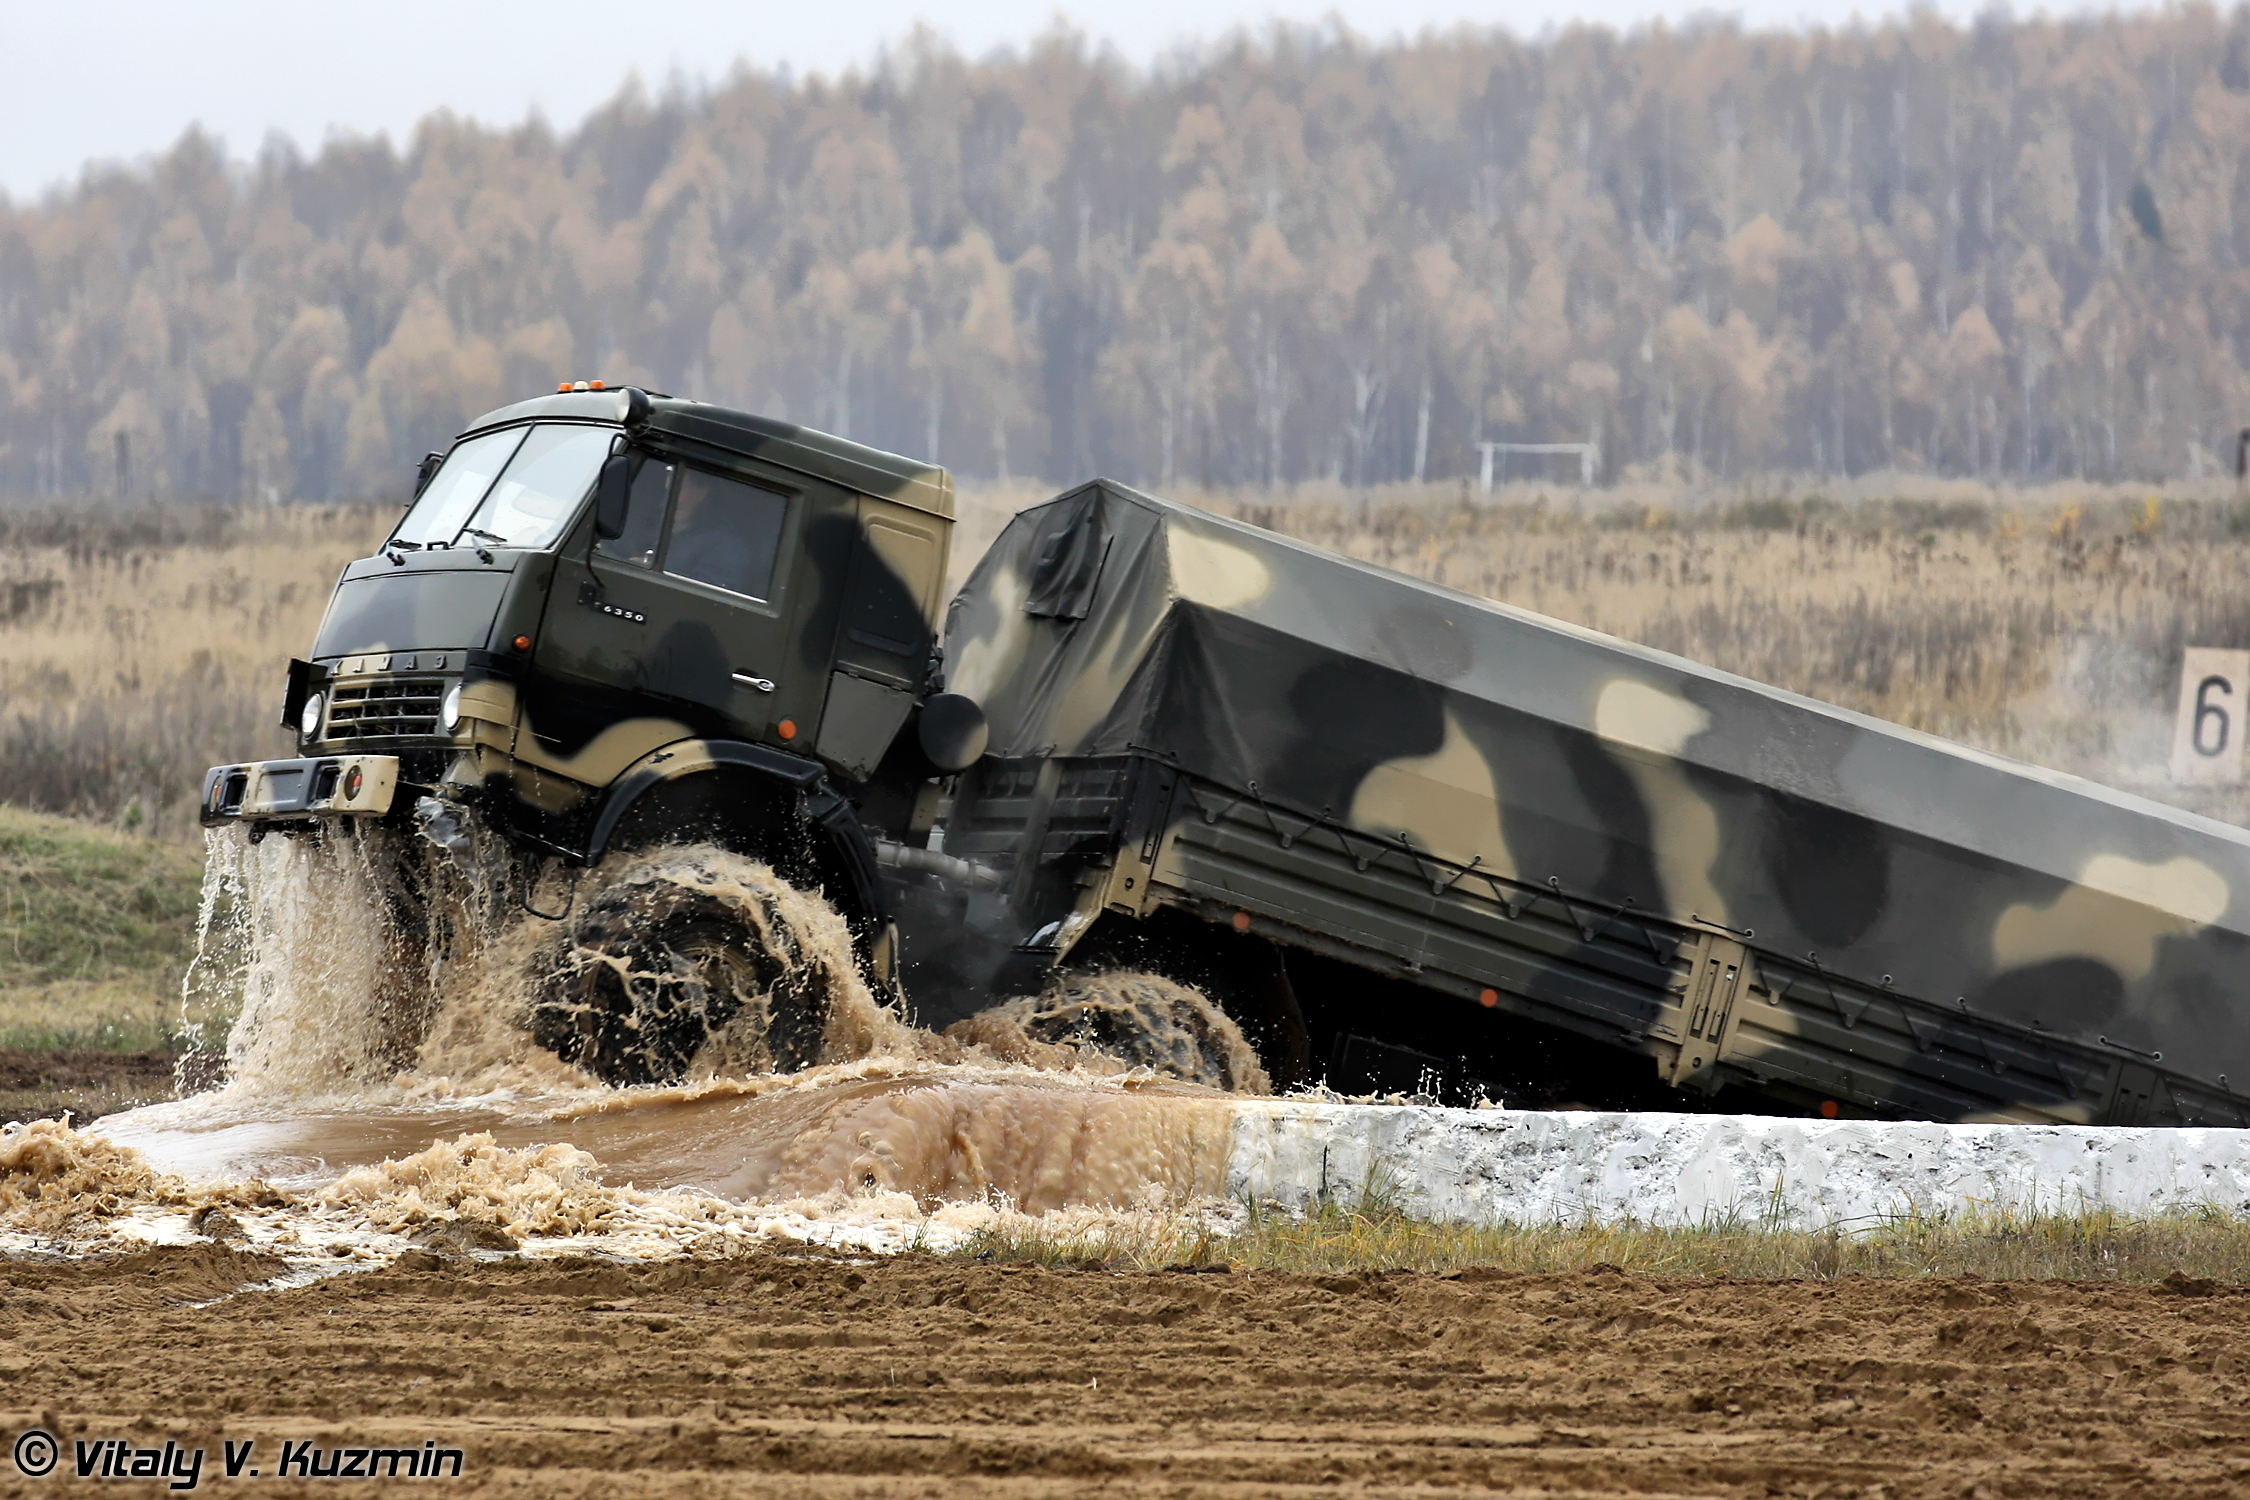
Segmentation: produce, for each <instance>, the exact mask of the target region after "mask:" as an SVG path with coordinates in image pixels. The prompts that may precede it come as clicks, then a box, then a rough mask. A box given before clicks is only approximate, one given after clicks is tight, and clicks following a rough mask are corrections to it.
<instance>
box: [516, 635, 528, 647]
mask: <svg viewBox="0 0 2250 1500" xmlns="http://www.w3.org/2000/svg"><path fill="white" fill-rule="evenodd" d="M515 647H516V649H517V650H518V651H529V650H530V649H531V637H530V636H528V635H519V636H517V637H516V640H515Z"/></svg>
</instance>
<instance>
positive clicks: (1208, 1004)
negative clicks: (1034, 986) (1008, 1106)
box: [948, 969, 1273, 1094]
mask: <svg viewBox="0 0 2250 1500" xmlns="http://www.w3.org/2000/svg"><path fill="white" fill-rule="evenodd" d="M948 1035H951V1036H954V1037H956V1038H958V1039H960V1040H962V1041H968V1042H973V1043H976V1044H977V1045H979V1046H982V1047H984V1048H985V1049H986V1050H988V1051H992V1052H996V1053H999V1054H1000V1055H1002V1056H1004V1057H1008V1056H1015V1057H1018V1058H1019V1059H1020V1060H1023V1061H1031V1060H1032V1059H1033V1057H1034V1055H1035V1051H1036V1048H1038V1047H1066V1048H1069V1049H1070V1050H1072V1051H1075V1052H1078V1053H1082V1054H1084V1053H1091V1054H1094V1055H1097V1056H1100V1057H1105V1058H1109V1059H1111V1060H1113V1061H1115V1062H1119V1063H1123V1064H1124V1065H1125V1066H1127V1067H1129V1068H1147V1069H1149V1070H1151V1071H1152V1072H1157V1073H1162V1074H1166V1075H1168V1076H1170V1077H1173V1078H1178V1079H1181V1080H1182V1081H1184V1082H1187V1083H1199V1084H1202V1085H1204V1086H1205V1087H1207V1088H1215V1089H1224V1090H1226V1091H1227V1092H1228V1093H1232V1094H1270V1093H1272V1092H1273V1080H1272V1079H1271V1078H1270V1077H1268V1076H1267V1073H1266V1070H1265V1068H1264V1067H1263V1066H1261V1065H1260V1063H1259V1061H1258V1053H1257V1050H1256V1049H1255V1048H1254V1047H1252V1046H1251V1045H1250V1042H1249V1040H1248V1039H1247V1038H1246V1037H1244V1036H1243V1034H1242V1028H1241V1027H1239V1026H1237V1025H1236V1024H1235V1023H1234V1021H1233V1020H1232V1019H1230V1018H1229V1017H1228V1015H1227V1013H1226V1012H1225V1011H1223V1010H1221V1009H1220V1008H1219V1006H1218V1005H1217V1004H1216V1003H1214V1002H1213V1001H1212V1000H1211V998H1210V997H1209V996H1207V995H1205V994H1204V993H1203V992H1202V991H1201V990H1198V989H1194V988H1191V987H1190V986H1187V985H1183V984H1176V983H1174V982H1173V981H1172V980H1169V979H1166V978H1164V977H1163V976H1162V975H1160V974H1148V973H1141V972H1137V971H1134V970H1130V969H1104V970H1099V971H1096V972H1084V971H1078V972H1069V973H1063V974H1058V975H1056V976H1055V978H1054V979H1053V980H1052V981H1051V982H1050V983H1049V984H1048V986H1047V988H1046V990H1045V991H1044V992H1043V993H1041V994H1040V995H1038V996H1037V997H1035V998H1031V999H1024V1000H1012V1001H1010V1002H1008V1003H1007V1004H1005V1005H1001V1006H997V1007H995V1008H994V1009H992V1010H990V1011H986V1012H984V1013H983V1014H981V1015H977V1016H972V1017H970V1018H969V1019H968V1020H966V1021H963V1022H960V1023H959V1024H957V1025H955V1026H953V1027H952V1028H950V1029H949V1031H948ZM1019 1038H1020V1039H1021V1041H1022V1042H1029V1043H1031V1044H1033V1046H1032V1047H1024V1046H1022V1045H1021V1043H1020V1042H1019V1041H1018V1039H1019Z"/></svg>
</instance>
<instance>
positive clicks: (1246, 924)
mask: <svg viewBox="0 0 2250 1500" xmlns="http://www.w3.org/2000/svg"><path fill="white" fill-rule="evenodd" d="M1234 930H1235V931H1236V932H1248V931H1249V930H1250V913H1248V912H1246V911H1238V912H1236V913H1235V914H1234Z"/></svg>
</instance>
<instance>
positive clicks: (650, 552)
mask: <svg viewBox="0 0 2250 1500" xmlns="http://www.w3.org/2000/svg"><path fill="white" fill-rule="evenodd" d="M672 472H673V471H672V465H670V464H668V463H662V462H660V461H658V460H656V459H653V458H651V459H648V460H646V461H644V462H643V463H642V464H641V466H640V469H639V470H638V471H637V472H636V473H635V474H634V475H633V488H632V492H631V497H630V498H629V499H628V500H627V502H626V506H625V530H624V532H623V533H622V534H620V535H618V536H615V537H610V538H607V539H603V538H601V537H596V538H595V539H594V550H595V551H596V552H599V553H600V554H601V555H602V556H604V557H608V558H614V559H616V560H617V561H618V562H629V563H632V564H634V565H635V566H637V567H643V568H653V567H655V566H656V548H657V544H658V543H659V542H661V541H663V539H664V506H665V502H666V501H668V500H670V499H671V498H672Z"/></svg>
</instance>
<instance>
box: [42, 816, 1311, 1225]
mask: <svg viewBox="0 0 2250 1500" xmlns="http://www.w3.org/2000/svg"><path fill="white" fill-rule="evenodd" d="M511 858H512V856H510V855H509V854H508V853H507V851H506V849H505V846H504V845H503V844H502V842H501V841H500V840H498V839H495V838H491V837H489V836H480V837H474V838H472V840H471V841H470V843H469V845H468V846H467V848H466V849H465V850H462V851H458V852H442V851H439V850H436V849H434V848H432V847H429V846H427V845H426V844H424V843H423V842H422V841H421V840H419V839H414V838H410V837H406V836H403V835H400V834H397V833H392V832H387V831H384V830H380V829H374V828H364V827H363V828H360V829H357V830H353V831H348V832H344V831H336V832H330V833H325V834H322V835H318V836H308V837H270V838H267V839H265V840H264V841H262V842H260V843H256V844H253V843H251V842H250V841H249V840H248V839H247V838H246V837H244V836H243V834H242V833H241V832H240V831H239V830H228V831H223V832H220V833H218V834H216V835H214V836H213V838H212V840H211V858H210V862H209V865H208V867H207V876H206V887H205V893H204V902H203V907H202V912H201V915H200V918H199V922H198V944H197V953H196V958H195V962H194V965H193V967H192V968H191V970H190V973H189V978H188V983H187V988H186V996H185V1002H184V1010H183V1029H184V1030H185V1031H186V1032H187V1033H188V1034H189V1035H190V1037H191V1038H193V1039H194V1041H195V1043H196V1046H195V1049H194V1051H193V1053H192V1054H191V1061H190V1063H189V1064H188V1065H186V1066H183V1069H182V1078H183V1083H188V1084H193V1083H196V1082H206V1081H210V1082H215V1084H216V1086H212V1087H206V1088H204V1089H203V1090H202V1091H201V1092H196V1093H193V1095H192V1097H188V1098H185V1099H183V1100H181V1101H179V1102H176V1103H173V1104H169V1105H162V1106H153V1107H151V1108H148V1109H143V1110H138V1111H133V1112H129V1113H128V1114H125V1115H120V1116H114V1117H112V1118H111V1119H109V1120H105V1121H103V1122H101V1124H100V1125H98V1126H97V1127H95V1129H96V1132H97V1134H98V1135H99V1136H100V1137H102V1138H104V1139H106V1140H107V1141H109V1142H113V1143H114V1144H115V1146H116V1147H117V1148H118V1149H124V1148H131V1147H138V1148H140V1149H141V1150H143V1151H145V1152H146V1161H147V1162H148V1163H150V1164H151V1165H150V1170H152V1171H156V1172H158V1173H160V1174H163V1173H169V1174H172V1175H171V1177H170V1178H169V1179H168V1180H171V1181H175V1182H180V1183H197V1182H205V1181H208V1182H211V1183H217V1184H221V1185H225V1184H238V1183H244V1182H248V1181H252V1180H255V1179H270V1180H271V1181H272V1182H274V1183H276V1184H278V1185H279V1186H280V1187H281V1188H282V1189H283V1190H284V1191H285V1193H286V1194H288V1195H292V1196H287V1197H286V1199H285V1201H284V1202H283V1203H282V1204H281V1205H280V1206H274V1205H272V1204H269V1205H267V1206H266V1207H264V1208H261V1209H258V1210H255V1211H251V1210H249V1209H244V1210H242V1211H241V1212H242V1214H243V1215H245V1216H244V1217H243V1218H242V1222H243V1224H244V1225H245V1226H246V1229H247V1232H249V1233H250V1234H251V1237H252V1239H253V1240H256V1241H259V1242H260V1243H269V1244H270V1245H272V1246H274V1247H279V1248H278V1249H277V1250H276V1253H284V1252H286V1253H289V1254H300V1253H301V1254H308V1255H309V1254H316V1253H318V1254H326V1253H329V1251H328V1250H324V1249H320V1248H319V1247H321V1246H328V1247H330V1248H333V1247H335V1246H338V1245H342V1246H345V1247H346V1248H345V1249H344V1250H342V1251H338V1252H336V1253H337V1254H338V1255H339V1257H340V1258H343V1259H347V1260H352V1261H354V1263H357V1262H358V1261H361V1260H366V1259H368V1258H369V1257H373V1258H376V1259H381V1258H384V1257H386V1256H389V1255H393V1254H396V1253H400V1252H401V1249H402V1247H403V1246H405V1245H407V1244H409V1243H410V1237H411V1235H413V1234H416V1233H420V1232H422V1231H423V1230H425V1229H429V1228H430V1227H431V1226H445V1225H454V1226H460V1225H470V1226H485V1229H483V1230H479V1232H480V1233H483V1232H485V1231H486V1230H489V1232H490V1233H491V1234H493V1235H497V1236H500V1238H499V1239H498V1240H496V1241H494V1243H508V1242H509V1240H510V1239H511V1238H512V1239H514V1240H517V1241H520V1242H521V1243H523V1244H525V1245H530V1244H533V1243H537V1244H539V1245H544V1246H553V1245H559V1244H563V1243H566V1242H567V1243H573V1244H578V1243H584V1244H590V1245H598V1246H600V1247H602V1249H603V1253H639V1252H638V1251H629V1250H628V1249H627V1247H629V1246H635V1245H638V1246H641V1247H642V1248H643V1249H646V1250H648V1251H649V1253H684V1251H683V1247H684V1246H687V1245H690V1244H693V1243H698V1242H701V1241H699V1238H698V1237H707V1236H710V1235H713V1234H717V1235H720V1236H722V1239H723V1238H724V1237H726V1236H735V1237H739V1236H741V1235H744V1234H751V1233H756V1234H766V1233H773V1234H781V1235H783V1236H784V1237H788V1236H790V1235H794V1236H796V1237H799V1238H807V1237H809V1238H813V1239H822V1237H823V1236H828V1237H830V1238H831V1239H833V1238H834V1237H835V1236H841V1237H842V1238H841V1239H834V1242H837V1243H845V1242H850V1243H873V1242H874V1241H882V1242H884V1243H892V1242H894V1241H899V1240H900V1237H901V1236H902V1235H905V1234H906V1233H907V1231H906V1229H905V1228H904V1227H902V1226H906V1225H908V1224H909V1223H912V1224H913V1225H916V1226H918V1227H915V1228H914V1229H913V1230H912V1237H913V1239H914V1242H917V1243H928V1242H929V1241H928V1236H929V1235H930V1234H932V1233H936V1232H938V1231H937V1230H934V1229H933V1228H932V1227H931V1226H932V1225H935V1224H938V1223H940V1222H941V1221H942V1222H943V1223H944V1224H945V1225H949V1226H950V1228H948V1229H946V1230H945V1231H944V1232H945V1233H949V1234H950V1233H959V1234H966V1233H968V1232H969V1228H970V1227H974V1226H969V1227H964V1226H967V1225H968V1220H970V1219H976V1218H977V1217H978V1216H979V1215H983V1216H985V1217H984V1218H982V1219H978V1223H980V1224H981V1223H985V1222H989V1216H990V1215H993V1214H1052V1213H1106V1212H1126V1211H1131V1212H1136V1213H1142V1212H1150V1211H1155V1210H1154V1208H1153V1207H1152V1205H1164V1206H1167V1207H1165V1209H1164V1211H1166V1212H1171V1211H1186V1209H1185V1207H1183V1206H1189V1205H1194V1204H1199V1203H1207V1202H1210V1201H1212V1200H1215V1199H1216V1198H1217V1196H1218V1195H1219V1194H1220V1193H1221V1192H1222V1191H1223V1187H1224V1180H1225V1172H1226V1162H1227V1142H1228V1120H1229V1109H1230V1105H1229V1098H1230V1095H1233V1094H1240V1093H1264V1092H1268V1091H1269V1089H1270V1085H1269V1083H1268V1081H1267V1078H1266V1075H1265V1073H1264V1071H1263V1070H1262V1069H1261V1068H1260V1067H1259V1066H1258V1062H1257V1058H1256V1055H1255V1053H1254V1052H1253V1050H1252V1049H1251V1048H1250V1046H1249V1045H1248V1043H1247V1042H1246V1041H1245V1040H1244V1039H1243V1036H1242V1033H1241V1032H1240V1030H1239V1029H1237V1028H1236V1027H1235V1025H1234V1023H1233V1022H1232V1021H1231V1020H1229V1019H1228V1018H1227V1017H1226V1016H1225V1014H1224V1013H1223V1012H1222V1011H1221V1010H1220V1009H1219V1008H1218V1007H1217V1006H1216V1005H1214V1004H1213V1003H1212V1002H1211V1001H1210V1000H1209V999H1208V998H1207V997H1205V996H1203V995H1202V994H1200V993H1199V992H1197V991H1195V990H1192V989H1189V988H1186V987H1184V986H1180V985H1177V984H1173V983H1170V982H1169V981H1166V980H1162V979H1158V978H1156V977H1154V976H1151V975H1146V974H1135V973H1130V972H1105V973H1099V974H1084V975H1071V976H1064V977H1062V978H1059V979H1058V980H1057V981H1056V982H1055V983H1054V984H1053V985H1051V986H1050V988H1049V989H1048V990H1047V991H1046V992H1045V993H1044V994H1041V995H1039V996H1035V997H1024V998H1020V999H1016V1000H1011V1001H1008V1002H1006V1003H1004V1004H1001V1005H998V1006H996V1007H994V1009H993V1010H992V1011H990V1012H988V1013H987V1014H985V1015H982V1016H979V1017H976V1018H974V1019H973V1020H971V1021H969V1022H966V1023H962V1024H961V1025H957V1026H955V1027H954V1028H952V1029H951V1030H950V1031H949V1032H948V1033H947V1034H945V1035H942V1036H941V1035H936V1034H933V1033H931V1032H929V1031H926V1030H922V1029H920V1028H917V1027H914V1026H911V1025H909V1024H908V1023H907V1022H906V1021H905V1020H904V1019H903V1018H902V1016H901V1015H900V1013H899V1011H898V1009H897V1008H896V1007H895V1006H894V1005H893V1004H888V1003H885V1000H886V997H883V996H880V995H878V994H877V993H876V992H874V991H873V990H871V989H870V987H869V985H868V983H867V981H866V979H865V978H864V976H863V975H862V973H861V971H860V968H859V965H858V963H857V962H856V960H855V958H854V951H853V946H852V938H851V933H850V930H849V928H848V927H847V925H846V923H845V922H844V920H843V918H842V917H841V916H840V915H839V914H838V913H837V912H836V911H835V910H834V909H833V908H832V907H830V906H829V905H828V904H827V902H826V901H824V900H823V899H821V898H820V897H819V896H818V895H817V894H815V893H810V892H806V891H802V890H798V889H795V888H793V887H791V886H790V885H789V884H788V883H787V882H785V881H783V880H782V879H781V878H780V877H779V876H777V875H776V874H775V873H774V872H773V871H772V870H771V869H770V868H768V867H767V866H765V865H763V864H761V863H759V862H757V861H755V860H752V859H748V858H745V857H744V856H741V855H738V854H733V853H729V852H727V851H725V850H721V849H717V848H712V847H708V846H672V847H664V848H658V849H652V850H646V851H641V852H638V853H633V854H628V855H622V856H615V857H612V858H611V859H609V860H606V861H605V862H604V863H603V865H602V866H601V867H600V868H599V870H598V871H596V872H591V873H590V874H589V875H588V876H587V877H585V879H584V882H583V889H581V890H579V891H578V892H577V893H576V895H575V897H574V898H573V900H572V902H571V906H570V909H569V912H568V913H567V915H566V916H565V917H564V918H563V919H562V920H560V921H550V920H545V919H542V918H540V917H539V916H536V915H533V914H531V913H530V912H529V911H528V908H529V907H530V906H532V905H540V906H542V907H543V908H544V909H547V910H554V909H556V908H558V907H559V906H560V905H561V904H562V903H561V900H560V899H559V896H560V890H561V886H562V882H560V881H556V880H553V879H551V878H550V879H549V880H548V881H547V882H546V894H545V895H543V896H542V898H541V900H540V901H538V902H532V901H527V900H523V899H520V894H519V893H521V892H522V890H523V880H524V872H523V871H522V870H521V869H519V868H516V867H515V866H513V865H512V864H511V863H510V860H511ZM550 897H553V898H555V899H549V898H550ZM636 1184H637V1185H636ZM261 1190H262V1191H266V1192H269V1193H270V1192H271V1191H272V1189H265V1188H261ZM188 1191H189V1189H187V1188H179V1189H177V1190H174V1189H166V1190H165V1191H164V1192H161V1193H158V1194H156V1196H154V1197H151V1198H148V1199H147V1200H146V1201H145V1202H144V1201H142V1200H139V1199H135V1200H133V1202H135V1203H137V1204H138V1205H139V1206H138V1207H136V1208H134V1209H133V1211H132V1212H133V1213H134V1214H138V1215H140V1216H141V1217H142V1218H149V1216H151V1215H153V1216H155V1217H154V1219H152V1220H151V1221H150V1222H152V1223H156V1222H158V1221H161V1224H160V1228H161V1232H163V1233H167V1234H170V1233H185V1232H186V1231H185V1229H184V1228H183V1227H182V1226H183V1225H184V1223H185V1221H184V1220H180V1222H179V1223H174V1222H173V1221H174V1219H176V1218H178V1216H179V1214H180V1212H181V1208H180V1200H181V1194H182V1193H185V1192H188ZM166 1193H169V1194H170V1196H169V1197H167V1196H166V1195H165V1194H166ZM120 1201H124V1200H120ZM229 1201H234V1200H229ZM1196 1211H1201V1210H1196ZM167 1216H170V1217H167ZM261 1216H262V1217H261ZM128 1217H130V1215H129V1216H128ZM26 1223H27V1224H28V1221H26ZM753 1225H756V1226H763V1227H762V1228H754V1229H753V1228H750V1227H746V1226H753ZM777 1226H779V1227H777ZM871 1226H872V1227H871ZM0 1227H12V1228H15V1229H17V1230H19V1231H24V1225H18V1224H16V1223H15V1222H14V1221H13V1220H12V1219H11V1218H10V1216H9V1215H8V1214H7V1213H5V1212H0ZM49 1227H50V1228H51V1227H52V1226H51V1225H50V1226H49ZM25 1232H28V1231H25ZM151 1232H155V1231H151ZM339 1236H341V1238H339ZM355 1236H356V1238H355ZM855 1236H856V1237H857V1238H854V1237H855ZM261 1237H263V1238H262V1239H261ZM472 1239H473V1237H472ZM729 1242H731V1241H729ZM824 1242H825V1241H824ZM476 1243H482V1241H476ZM292 1246H294V1247H296V1248H295V1249H291V1248H290V1247H292ZM353 1246H356V1247H357V1248H356V1249H355V1248H351V1247H353ZM306 1247H312V1248H310V1249H308V1248H306ZM707 1248H708V1246H707Z"/></svg>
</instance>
